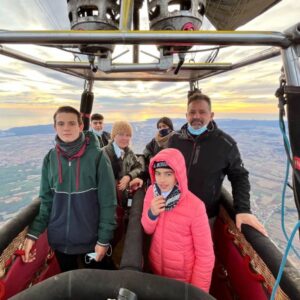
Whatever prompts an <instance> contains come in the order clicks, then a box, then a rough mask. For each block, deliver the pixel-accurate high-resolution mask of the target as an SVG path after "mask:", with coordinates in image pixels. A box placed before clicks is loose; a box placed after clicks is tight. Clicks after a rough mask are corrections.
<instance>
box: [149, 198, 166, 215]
mask: <svg viewBox="0 0 300 300" xmlns="http://www.w3.org/2000/svg"><path fill="white" fill-rule="evenodd" d="M165 205H166V200H165V199H164V197H163V196H161V195H160V196H157V197H155V198H153V199H152V201H151V206H150V209H151V212H152V214H153V215H154V216H158V215H159V214H160V213H161V212H163V211H164V210H165Z"/></svg>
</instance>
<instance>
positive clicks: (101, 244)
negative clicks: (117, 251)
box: [97, 242, 110, 247]
mask: <svg viewBox="0 0 300 300" xmlns="http://www.w3.org/2000/svg"><path fill="white" fill-rule="evenodd" d="M97 245H99V246H102V247H109V246H110V243H100V242H97Z"/></svg>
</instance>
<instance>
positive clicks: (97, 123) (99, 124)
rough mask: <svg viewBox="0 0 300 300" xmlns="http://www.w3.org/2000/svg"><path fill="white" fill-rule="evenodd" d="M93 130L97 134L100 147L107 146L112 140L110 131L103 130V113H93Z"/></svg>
mask: <svg viewBox="0 0 300 300" xmlns="http://www.w3.org/2000/svg"><path fill="white" fill-rule="evenodd" d="M91 127H92V131H93V132H94V133H95V134H96V135H97V137H98V140H99V143H100V148H102V147H104V146H106V145H107V144H108V142H109V140H110V133H109V132H107V131H104V130H103V127H104V117H103V115H101V114H92V116H91Z"/></svg>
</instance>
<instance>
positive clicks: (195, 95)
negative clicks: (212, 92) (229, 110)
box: [187, 91, 211, 110]
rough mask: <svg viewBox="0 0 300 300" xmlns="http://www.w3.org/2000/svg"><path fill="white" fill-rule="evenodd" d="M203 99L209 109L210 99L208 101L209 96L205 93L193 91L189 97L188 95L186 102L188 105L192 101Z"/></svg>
mask: <svg viewBox="0 0 300 300" xmlns="http://www.w3.org/2000/svg"><path fill="white" fill-rule="evenodd" d="M199 100H201V101H205V102H206V103H207V104H208V106H209V109H210V110H211V101H210V98H209V97H208V96H207V95H205V94H202V93H201V92H198V91H197V92H195V93H193V94H191V95H190V96H189V97H188V102H187V105H188V106H189V104H190V103H192V102H194V101H199Z"/></svg>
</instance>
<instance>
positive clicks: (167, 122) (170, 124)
mask: <svg viewBox="0 0 300 300" xmlns="http://www.w3.org/2000/svg"><path fill="white" fill-rule="evenodd" d="M160 123H163V124H165V125H167V126H168V127H169V128H170V129H171V130H174V128H173V122H172V120H171V119H170V118H168V117H162V118H160V119H159V120H158V121H157V123H156V128H157V129H158V125H159V124H160Z"/></svg>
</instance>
